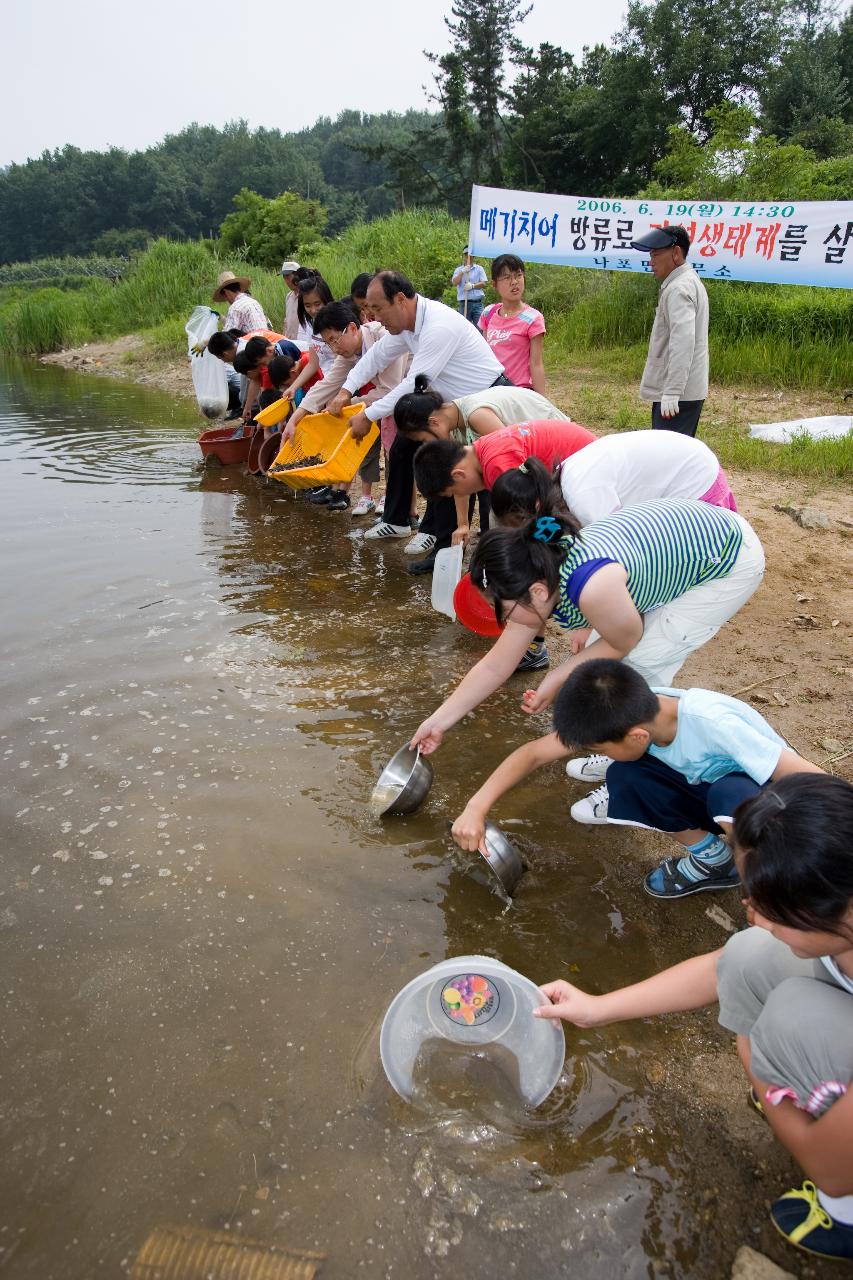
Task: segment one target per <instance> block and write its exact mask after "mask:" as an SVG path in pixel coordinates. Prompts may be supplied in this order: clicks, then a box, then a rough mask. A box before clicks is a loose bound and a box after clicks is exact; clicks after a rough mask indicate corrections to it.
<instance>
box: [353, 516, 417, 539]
mask: <svg viewBox="0 0 853 1280" xmlns="http://www.w3.org/2000/svg"><path fill="white" fill-rule="evenodd" d="M410 533H411V529H410V528H409V526H408V525H407V524H386V523H385V521H384V520H380V521H379V522H378V523H377V524H375V525H373V527H372V528H370V529H366V530H365V534H364V536H365V538H408V536H409V534H410Z"/></svg>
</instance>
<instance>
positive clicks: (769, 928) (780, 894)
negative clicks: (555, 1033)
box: [534, 773, 853, 1263]
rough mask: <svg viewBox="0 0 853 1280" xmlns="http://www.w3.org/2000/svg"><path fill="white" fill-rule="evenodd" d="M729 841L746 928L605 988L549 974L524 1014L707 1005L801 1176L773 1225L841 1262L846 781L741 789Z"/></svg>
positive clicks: (850, 860)
mask: <svg viewBox="0 0 853 1280" xmlns="http://www.w3.org/2000/svg"><path fill="white" fill-rule="evenodd" d="M733 836H734V848H735V857H736V860H737V864H738V869H739V871H740V875H741V879H742V880H743V887H744V893H745V904H746V908H747V915H748V917H749V920H750V924H751V925H752V928H750V929H746V930H744V931H743V932H741V933H736V934H735V935H734V937H732V938H730V939H729V941H728V942H727V943H726V945H725V946H724V947H723V948H721V949H720V950H719V951H712V952H710V953H709V954H708V955H703V956H694V957H693V958H692V959H690V960H685V961H683V963H681V964H678V965H675V966H674V967H673V968H671V969H665V970H663V972H661V973H658V974H655V976H654V977H651V978H647V979H646V980H645V981H644V982H638V983H634V984H633V985H631V986H629V987H623V988H622V989H621V990H618V991H610V992H608V993H606V994H604V995H598V996H596V995H590V994H588V993H587V992H585V991H581V990H580V988H579V987H575V986H572V985H571V983H568V982H562V981H558V982H549V983H547V984H546V985H545V986H544V987H542V991H543V993H544V995H545V996H546V997H547V998H548V1000H550V1002H551V1004H550V1007H548V1006H545V1005H543V1006H542V1008H540V1009H537V1010H535V1013H534V1017H541V1018H564V1019H565V1020H566V1021H567V1022H571V1023H574V1024H575V1026H579V1027H600V1026H605V1025H607V1024H608V1023H611V1022H625V1021H627V1020H628V1019H631V1018H650V1017H655V1016H657V1015H658V1014H662V1013H674V1012H676V1011H682V1010H685V1009H699V1008H702V1007H703V1006H705V1005H709V1004H713V1003H715V1002H716V1003H718V1004H719V1009H720V1014H719V1019H720V1023H721V1025H722V1026H723V1027H725V1028H726V1029H727V1030H729V1031H733V1032H734V1033H735V1035H736V1036H737V1049H738V1054H739V1055H740V1060H741V1063H742V1064H743V1069H744V1071H745V1073H746V1076H747V1079H748V1081H749V1084H750V1087H751V1090H752V1094H751V1096H752V1099H753V1101H754V1103H755V1104H756V1105H758V1106H759V1107H760V1108H761V1109H762V1110H763V1113H764V1115H765V1116H766V1118H767V1122H768V1124H769V1125H770V1128H771V1129H772V1130H773V1133H774V1134H775V1136H776V1137H777V1138H778V1140H779V1141H780V1142H781V1143H782V1145H783V1146H784V1147H785V1148H786V1150H787V1151H789V1152H790V1154H791V1155H792V1156H793V1157H794V1159H795V1160H796V1161H797V1163H798V1164H799V1165H800V1166H801V1168H802V1170H803V1172H804V1173H805V1174H806V1181H805V1182H804V1183H803V1185H802V1187H795V1188H794V1189H793V1190H791V1191H786V1192H785V1193H784V1195H781V1196H780V1197H779V1199H778V1200H776V1201H775V1203H774V1204H773V1205H772V1207H771V1209H770V1217H771V1220H772V1222H773V1225H774V1226H775V1227H776V1229H777V1231H779V1232H780V1234H781V1235H783V1236H784V1237H785V1239H786V1240H788V1241H789V1243H790V1244H792V1245H795V1246H796V1247H797V1248H799V1249H803V1250H805V1251H806V1252H807V1253H811V1254H814V1255H816V1256H817V1257H820V1258H828V1259H835V1260H838V1261H845V1262H848V1263H849V1262H851V1261H853V1158H852V1157H851V1151H853V1091H851V1089H850V1082H851V1078H853V787H851V786H850V784H849V783H847V782H844V781H843V780H842V779H841V778H832V777H828V776H827V775H825V774H807V773H800V774H795V775H793V776H791V777H785V778H782V779H780V780H779V781H778V782H774V783H773V784H772V786H770V787H767V788H766V789H765V790H764V791H762V792H760V793H759V794H758V795H756V796H753V797H752V798H751V799H748V800H745V801H744V802H743V803H742V804H741V805H740V806H739V807H738V809H737V812H736V813H735V815H734V833H733Z"/></svg>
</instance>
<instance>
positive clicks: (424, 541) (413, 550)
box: [403, 533, 435, 556]
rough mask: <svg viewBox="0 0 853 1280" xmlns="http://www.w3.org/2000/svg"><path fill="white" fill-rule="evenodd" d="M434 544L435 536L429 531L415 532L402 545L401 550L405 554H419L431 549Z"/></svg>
mask: <svg viewBox="0 0 853 1280" xmlns="http://www.w3.org/2000/svg"><path fill="white" fill-rule="evenodd" d="M434 546H435V538H434V537H433V535H432V534H431V533H416V534H415V536H414V538H412V540H411V542H407V543H406V545H405V546H404V547H403V552H404V554H405V555H407V556H420V555H423V554H424V552H426V551H432V549H433V547H434Z"/></svg>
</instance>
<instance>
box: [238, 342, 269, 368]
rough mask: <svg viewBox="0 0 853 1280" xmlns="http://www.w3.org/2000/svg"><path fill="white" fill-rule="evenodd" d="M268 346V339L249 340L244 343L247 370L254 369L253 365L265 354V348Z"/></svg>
mask: <svg viewBox="0 0 853 1280" xmlns="http://www.w3.org/2000/svg"><path fill="white" fill-rule="evenodd" d="M269 345H270V340H269V338H260V337H258V338H250V339H249V341H248V342H247V343H246V345H245V347H244V348H243V351H244V353H245V355H246V358H247V359H248V361H249V368H250V369H254V367H255V365H256V364H257V363H258V361H259V360H260V359H261V357H262V356H265V355H266V354H267V347H268V346H269Z"/></svg>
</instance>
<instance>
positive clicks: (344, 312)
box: [314, 300, 361, 333]
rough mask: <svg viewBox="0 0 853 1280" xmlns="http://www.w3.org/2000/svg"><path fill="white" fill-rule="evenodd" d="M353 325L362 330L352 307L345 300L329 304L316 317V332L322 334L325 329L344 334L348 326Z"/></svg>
mask: <svg viewBox="0 0 853 1280" xmlns="http://www.w3.org/2000/svg"><path fill="white" fill-rule="evenodd" d="M351 324H354V325H357V326H358V327H359V328H361V321H360V320H359V318H358V316H357V315H356V313H355V310H354V309H353V307H352V306H350V305H348V304H347V303H346V302H344V301H343V300H341V301H340V302H327V303H326V305H325V306H324V307H321V308H320V310H319V311H318V312H317V314H316V316H315V317H314V332H315V333H322V332H323V330H324V329H334V330H335V332H336V333H343V331H344V330H345V329H346V327H347V325H351Z"/></svg>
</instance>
